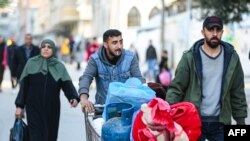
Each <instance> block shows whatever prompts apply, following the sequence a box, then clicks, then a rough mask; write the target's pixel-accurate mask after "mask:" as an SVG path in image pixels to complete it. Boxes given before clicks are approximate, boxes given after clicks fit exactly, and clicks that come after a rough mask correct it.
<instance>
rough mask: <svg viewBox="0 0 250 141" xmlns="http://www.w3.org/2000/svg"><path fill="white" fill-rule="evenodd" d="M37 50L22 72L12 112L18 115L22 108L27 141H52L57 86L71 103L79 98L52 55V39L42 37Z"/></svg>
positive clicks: (57, 107)
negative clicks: (25, 120)
mask: <svg viewBox="0 0 250 141" xmlns="http://www.w3.org/2000/svg"><path fill="white" fill-rule="evenodd" d="M40 50H41V53H40V55H38V56H35V57H32V58H31V59H29V60H28V62H27V64H26V66H25V68H24V70H23V72H22V76H21V78H20V90H19V92H18V95H17V97H16V101H15V105H16V113H15V115H16V118H22V117H23V116H24V108H25V111H26V115H27V122H28V127H29V137H30V139H29V140H30V141H56V140H57V136H58V128H59V119H60V92H61V90H62V91H63V92H64V94H65V96H66V98H67V99H68V101H69V103H70V105H71V106H72V107H76V106H77V104H78V102H79V100H80V99H79V97H78V94H77V91H76V89H75V87H74V85H73V83H72V80H71V78H70V76H69V74H68V72H67V70H66V68H65V66H64V65H63V64H62V63H61V62H60V61H58V60H57V58H56V57H54V55H55V54H54V53H55V44H54V42H53V41H51V40H49V39H45V40H43V41H42V43H41V46H40Z"/></svg>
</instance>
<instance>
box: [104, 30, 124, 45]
mask: <svg viewBox="0 0 250 141" xmlns="http://www.w3.org/2000/svg"><path fill="white" fill-rule="evenodd" d="M121 35H122V33H121V31H119V30H117V29H109V30H107V31H105V32H104V33H103V42H106V41H107V40H108V38H109V37H113V36H121Z"/></svg>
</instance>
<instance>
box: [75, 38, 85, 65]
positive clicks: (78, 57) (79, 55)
mask: <svg viewBox="0 0 250 141" xmlns="http://www.w3.org/2000/svg"><path fill="white" fill-rule="evenodd" d="M84 46H85V42H84V39H81V40H80V41H78V42H76V43H75V47H74V50H73V54H74V59H75V61H76V64H77V66H76V69H77V70H81V63H82V62H83V59H84V57H83V56H84V53H83V50H84Z"/></svg>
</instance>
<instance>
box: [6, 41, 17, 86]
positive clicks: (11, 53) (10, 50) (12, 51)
mask: <svg viewBox="0 0 250 141" xmlns="http://www.w3.org/2000/svg"><path fill="white" fill-rule="evenodd" d="M17 48H18V46H17V44H16V40H15V37H12V38H11V39H10V44H9V45H8V46H7V63H8V66H9V70H10V76H11V87H12V90H14V89H15V88H16V86H17V80H16V79H15V75H14V74H15V73H14V72H15V70H14V68H13V67H14V66H13V65H14V64H13V63H14V62H13V61H14V55H15V50H16V49H17Z"/></svg>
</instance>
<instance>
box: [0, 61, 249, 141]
mask: <svg viewBox="0 0 250 141" xmlns="http://www.w3.org/2000/svg"><path fill="white" fill-rule="evenodd" d="M66 67H67V69H68V71H69V74H70V75H71V77H72V80H73V82H74V84H75V86H76V88H77V89H78V78H79V76H80V75H81V74H82V72H83V69H82V70H81V71H76V69H75V68H76V66H75V65H66ZM9 75H10V74H9V71H8V69H7V70H6V72H5V76H4V82H3V84H2V89H3V92H2V93H0V141H7V140H8V136H9V133H10V132H9V130H10V128H11V127H12V126H13V123H14V113H15V105H14V100H15V98H16V94H12V91H11V86H10V81H9V80H10V77H9ZM245 81H246V93H247V99H248V103H249V104H250V77H248V78H246V79H245ZM92 92H94V90H92ZM91 99H93V97H91ZM246 123H247V124H250V114H249V116H248V119H247V121H246ZM58 141H85V125H84V116H83V113H82V112H81V109H80V105H78V107H77V108H71V107H70V105H69V103H68V102H67V99H66V98H65V96H64V95H63V93H62V94H61V117H60V127H59V135H58Z"/></svg>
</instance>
